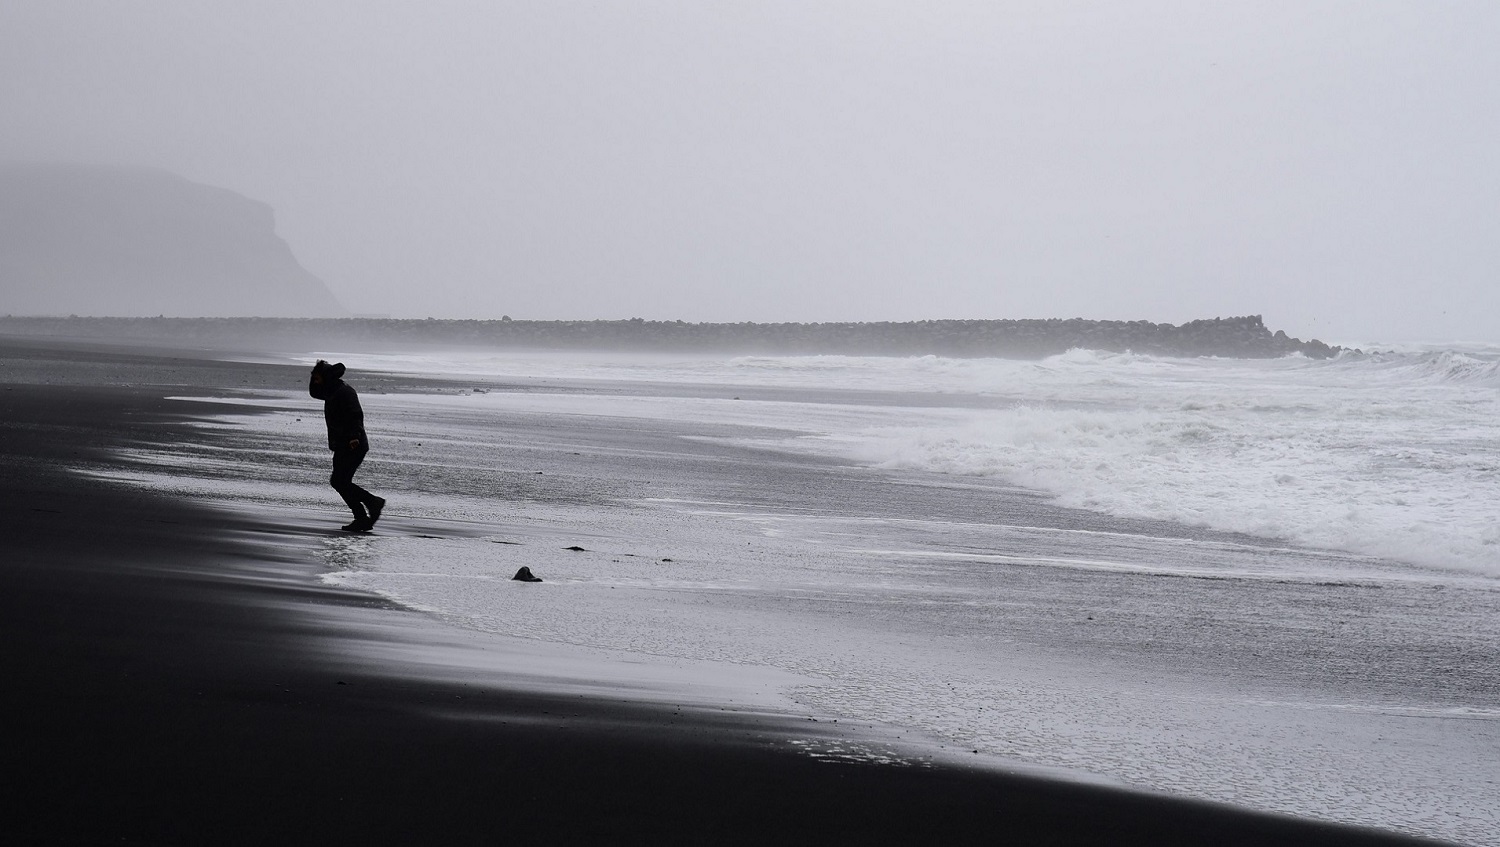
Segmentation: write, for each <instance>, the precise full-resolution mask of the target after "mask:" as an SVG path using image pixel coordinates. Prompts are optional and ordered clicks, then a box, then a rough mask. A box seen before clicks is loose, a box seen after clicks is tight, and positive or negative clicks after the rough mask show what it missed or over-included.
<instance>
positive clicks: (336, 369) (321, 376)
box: [307, 359, 344, 400]
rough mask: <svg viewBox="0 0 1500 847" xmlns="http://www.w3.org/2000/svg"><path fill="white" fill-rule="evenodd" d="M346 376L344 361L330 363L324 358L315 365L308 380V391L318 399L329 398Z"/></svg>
mask: <svg viewBox="0 0 1500 847" xmlns="http://www.w3.org/2000/svg"><path fill="white" fill-rule="evenodd" d="M343 376H344V363H343V362H339V363H338V364H335V365H330V364H328V363H327V362H325V361H323V360H322V359H319V360H318V363H317V364H316V365H313V369H312V375H311V376H310V377H308V380H307V393H308V394H310V395H312V396H313V397H314V398H315V399H318V400H327V399H328V398H329V397H330V396H332V394H333V389H335V388H337V387H338V384H339V380H340V379H341V378H342V377H343Z"/></svg>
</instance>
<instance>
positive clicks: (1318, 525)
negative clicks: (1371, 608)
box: [359, 345, 1500, 576]
mask: <svg viewBox="0 0 1500 847" xmlns="http://www.w3.org/2000/svg"><path fill="white" fill-rule="evenodd" d="M359 358H360V361H361V363H362V365H363V366H364V367H366V368H382V369H390V370H397V371H413V372H422V373H428V374H443V375H447V376H460V375H471V376H474V377H506V378H513V379H527V378H529V379H562V380H566V379H586V380H591V381H600V380H603V381H618V382H642V383H691V384H716V385H728V386H747V387H751V386H753V387H766V388H785V389H798V390H803V391H801V392H800V393H799V394H798V395H796V396H792V397H781V398H778V399H776V400H775V401H771V400H762V401H760V402H744V403H730V402H727V401H723V400H710V399H704V398H692V397H672V398H663V397H641V396H630V395H631V394H632V392H630V391H624V392H622V393H621V394H622V395H624V396H621V395H615V396H613V397H610V398H571V399H569V398H564V397H563V396H561V395H557V396H552V397H550V398H548V397H545V396H539V395H530V396H528V397H526V398H522V397H519V396H517V395H513V394H506V395H496V396H494V400H493V402H499V403H504V404H505V405H506V406H507V407H515V406H516V405H517V404H522V405H533V406H536V408H537V410H538V411H543V410H545V409H547V408H556V409H559V410H563V409H569V410H574V411H577V410H580V409H582V408H584V407H585V406H586V407H587V410H588V412H589V413H591V414H605V415H608V414H619V415H627V416H632V417H639V416H644V417H654V416H661V417H670V418H677V419H688V420H701V421H705V422H712V423H733V424H739V425H747V426H757V425H758V426H765V427H773V428H777V429H779V430H784V431H788V433H787V434H785V435H771V436H767V437H764V438H755V439H753V440H754V442H755V443H757V444H758V445H759V446H770V447H775V448H777V449H788V450H796V451H812V452H817V453H823V454H827V455H832V456H837V457H840V458H843V459H846V460H849V461H855V462H860V463H864V464H869V465H874V466H879V467H886V468H893V469H912V470H920V471H930V472H938V473H945V474H958V475H980V476H993V477H999V478H1003V479H1006V480H1008V481H1010V482H1013V483H1015V484H1018V485H1022V486H1027V487H1031V488H1034V489H1037V490H1040V491H1043V492H1046V493H1049V494H1051V495H1053V496H1054V497H1056V499H1057V501H1058V502H1059V503H1061V504H1064V505H1068V506H1074V507H1079V508H1085V509H1093V510H1098V511H1102V512H1107V513H1111V514H1116V515H1122V516H1128V517H1138V518H1152V519H1163V520H1170V521H1176V522H1181V523H1185V524H1189V525H1194V526H1202V527H1208V528H1213V529H1218V530H1227V531H1235V532H1243V533H1249V534H1253V535H1258V536H1263V537H1268V538H1275V539H1281V540H1286V541H1291V542H1295V543H1299V544H1304V545H1309V546H1313V547H1323V548H1330V549H1337V550H1343V551H1349V552H1355V553H1360V554H1367V555H1373V556H1378V557H1383V558H1390V559H1395V560H1398V561H1405V562H1410V563H1414V564H1418V565H1422V566H1429V567H1435V568H1441V569H1458V570H1464V571H1468V572H1474V573H1480V574H1485V575H1490V576H1500V526H1497V525H1496V524H1495V522H1494V518H1493V512H1494V507H1495V504H1497V503H1500V399H1497V389H1500V348H1493V347H1484V346H1479V345H1471V346H1470V348H1469V349H1468V350H1466V351H1465V352H1456V351H1447V350H1413V351H1403V352H1390V353H1378V354H1365V355H1350V354H1345V355H1342V356H1340V357H1338V358H1336V359H1334V360H1330V361H1313V360H1309V359H1304V358H1302V357H1300V356H1291V357H1287V358H1284V359H1274V360H1235V359H1215V358H1200V359H1172V358H1160V357H1152V356H1144V355H1135V354H1129V353H1124V354H1114V353H1099V352H1093V351H1085V350H1074V351H1070V352H1068V353H1066V354H1063V355H1059V356H1054V357H1050V358H1048V359H1043V360H1040V361H1021V360H1006V359H953V358H944V357H937V356H922V357H908V358H886V357H850V356H802V357H772V356H747V357H737V358H719V359H711V358H666V357H654V358H653V357H612V356H607V355H604V354H599V355H594V356H589V355H582V354H570V355H566V356H553V355H510V354H497V353H471V354H441V355H431V354H427V355H424V356H423V357H420V358H416V357H405V356H361V357H359ZM820 390H822V391H826V392H829V393H828V394H827V396H826V398H824V399H822V400H820V399H819V395H818V393H817V392H818V391H820ZM850 390H854V391H867V392H883V393H884V395H885V396H884V397H883V398H876V400H875V401H874V402H871V401H863V402H859V403H852V402H851V401H850V397H849V395H848V392H849V391H850ZM896 395H899V396H896ZM580 404H582V405H580Z"/></svg>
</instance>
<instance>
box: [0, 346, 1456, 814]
mask: <svg viewBox="0 0 1500 847" xmlns="http://www.w3.org/2000/svg"><path fill="white" fill-rule="evenodd" d="M46 347H47V345H42V346H41V347H37V346H35V345H34V344H32V345H27V350H28V351H29V352H26V353H23V354H22V355H23V356H30V357H32V362H33V365H35V366H36V367H38V368H40V369H41V370H47V369H49V368H50V369H51V370H52V371H53V372H54V373H55V375H56V377H57V380H56V381H58V382H61V383H73V385H71V386H70V385H52V386H46V385H36V384H25V383H13V382H10V381H9V379H7V380H6V383H7V384H6V385H4V386H3V388H4V389H5V390H4V391H0V404H3V407H4V409H5V416H4V421H5V423H6V429H7V433H6V434H7V439H6V442H5V445H4V446H3V447H0V463H3V464H4V466H5V468H4V470H5V474H4V477H3V479H4V482H3V484H0V485H3V487H0V492H3V494H0V496H3V501H0V502H3V503H4V506H5V508H4V509H3V517H0V526H3V530H4V532H5V533H6V537H7V538H8V539H10V540H9V541H8V542H7V550H8V552H9V554H10V555H8V556H7V560H8V561H7V564H6V565H5V566H4V567H3V568H0V579H3V580H4V583H5V584H4V586H3V593H4V595H5V597H6V598H7V599H6V600H5V602H6V603H7V609H6V615H5V624H4V626H6V627H9V630H8V634H9V635H10V636H11V638H10V640H11V642H12V643H13V644H18V645H20V644H24V645H27V648H26V649H25V650H22V651H18V652H17V653H16V654H15V655H11V656H9V657H8V658H7V659H6V660H5V661H6V663H7V664H8V665H10V667H8V668H6V673H7V677H8V678H10V679H13V680H16V685H17V690H18V691H20V692H22V698H21V702H20V703H18V706H19V708H20V710H21V715H20V718H21V721H22V724H21V727H20V729H21V732H20V733H19V737H21V738H23V739H25V741H24V742H23V744H22V745H21V746H22V749H21V750H20V751H19V754H18V756H17V757H16V759H15V761H16V763H17V772H21V773H26V774H28V776H29V778H28V779H27V780H25V784H24V786H23V787H22V789H21V790H20V791H19V792H18V793H17V798H18V799H17V802H16V805H17V807H18V808H19V809H22V810H24V811H22V812H21V813H19V814H17V815H14V816H12V817H11V818H10V819H9V820H8V821H6V822H5V823H4V824H0V827H3V828H4V830H6V831H7V832H6V834H7V835H10V836H14V837H15V838H16V839H19V840H20V841H21V842H22V843H27V842H30V843H87V842H91V841H98V840H105V839H116V838H118V837H120V836H128V837H130V838H132V839H140V840H146V841H150V842H155V843H188V842H201V841H203V840H212V841H216V842H221V843H263V842H264V841H265V840H269V839H278V840H288V839H295V840H311V839H313V838H318V839H319V840H329V841H334V842H340V843H356V842H358V843H401V842H409V841H423V840H428V841H431V840H438V841H444V842H447V843H469V842H474V843H479V842H486V841H491V840H493V839H495V838H498V837H506V836H509V837H512V838H519V839H521V840H532V841H537V842H541V841H548V842H558V841H563V842H567V841H591V840H600V839H610V838H613V839H620V838H624V837H633V838H652V839H654V840H657V841H663V842H668V843H686V842H689V841H694V842H698V841H704V840H711V841H718V842H721V843H735V842H743V843H763V842H764V841H767V840H771V839H777V840H784V841H789V842H793V843H799V842H813V841H818V842H825V841H830V840H832V841H850V842H853V841H868V842H875V843H894V842H897V841H906V840H913V839H916V838H925V839H930V838H948V839H951V840H959V841H968V840H991V839H994V838H996V837H1002V836H1006V837H1011V838H1015V839H1018V840H1022V841H1048V842H1055V843H1137V842H1140V843H1146V842H1149V843H1184V844H1186V843H1201V842H1202V841H1204V840H1208V839H1213V840H1215V841H1219V842H1223V843H1231V844H1233V843H1245V844H1250V843H1265V842H1267V841H1272V840H1274V841H1279V842H1283V843H1308V844H1312V843H1361V842H1363V843H1372V844H1373V843H1432V842H1422V841H1418V840H1416V839H1409V838H1406V837H1404V836H1399V835H1395V834H1387V833H1377V832H1373V831H1370V830H1364V829H1357V828H1353V827H1345V826H1340V825H1335V824H1324V823H1317V822H1309V821H1301V820H1294V819H1291V818H1287V817H1283V816H1277V815H1270V814H1263V813H1257V812H1249V811H1244V810H1239V809H1234V808H1230V807H1226V806H1221V805H1217V804H1210V803H1205V802H1199V801H1193V800H1183V799H1178V798H1169V797H1165V796H1162V795H1155V794H1147V793H1144V792H1135V791H1127V790H1120V789H1115V788H1108V787H1103V786H1097V785H1083V784H1078V783H1072V782H1064V781H1058V780H1050V779H1044V778H1038V777H1033V776H1021V775H1015V774H999V773H994V772H990V771H980V770H967V769H961V768H957V767H942V766H940V767H934V768H912V767H890V766H881V765H875V764H867V763H851V762H836V761H820V760H816V759H813V758H810V757H808V756H806V755H803V754H801V753H797V752H795V751H790V750H787V749H785V748H784V747H782V746H778V745H777V744H775V743H773V741H774V740H776V739H782V738H785V737H789V736H792V735H793V733H792V732H791V727H790V726H789V722H788V721H786V720H784V719H782V718H781V717H766V716H743V715H740V716H727V715H725V714H724V713H709V712H708V711H707V710H700V711H696V712H695V711H693V710H685V711H679V710H678V709H676V708H675V707H674V706H664V705H653V704H650V703H645V702H641V701H639V700H635V701H632V700H631V699H630V698H629V697H625V698H622V699H621V701H610V700H604V699H602V698H597V697H594V698H590V697H576V696H571V697H570V696H559V695H557V694H555V693H547V692H545V691H538V690H534V689H532V690H528V689H527V688H526V687H525V686H524V685H522V686H504V687H499V686H479V685H464V684H463V683H461V682H455V681H453V680H443V679H439V678H437V677H436V675H432V674H428V675H426V676H425V677H424V676H423V675H420V674H414V673H410V672H409V671H410V670H411V669H410V668H407V669H406V670H405V671H402V672H396V673H392V672H391V671H390V670H389V669H386V668H382V667H379V666H370V665H368V664H364V665H357V664H356V663H352V662H351V661H350V654H348V653H344V654H342V655H341V654H340V651H337V650H331V651H326V652H322V653H319V652H318V651H316V650H313V649H310V647H309V645H310V643H311V641H312V640H314V639H322V638H328V639H330V640H331V641H333V642H335V643H336V642H338V641H339V640H340V639H347V638H349V637H350V635H349V631H348V629H353V630H362V631H364V632H366V633H367V634H368V633H369V632H371V631H372V630H378V629H379V627H378V626H373V624H376V623H379V622H381V621H390V620H394V619H395V618H397V617H400V618H401V619H402V620H403V621H411V622H412V623H411V624H410V625H411V626H412V627H413V628H414V629H415V630H420V631H422V632H424V633H433V632H434V631H438V632H440V634H441V635H442V636H443V638H451V639H456V640H458V641H460V642H466V643H472V641H471V639H470V636H468V635H465V634H461V633H448V632H442V625H441V624H440V623H438V622H435V621H433V620H432V619H430V618H427V617H425V616H422V615H420V614H419V613H414V612H409V611H406V610H404V609H401V608H399V607H397V606H395V604H392V603H389V602H388V601H384V600H381V599H378V598H375V597H373V596H371V595H368V594H362V593H358V592H352V591H347V590H342V589H332V588H327V587H325V586H322V585H319V584H317V576H316V573H317V571H318V568H317V567H316V563H313V562H310V561H305V560H300V559H299V558H298V555H297V553H296V550H295V547H296V546H297V545H299V544H301V542H300V541H298V540H297V539H309V538H311V537H315V536H321V535H323V534H324V533H321V532H317V531H315V530H312V529H310V528H309V527H307V526H299V525H297V524H296V523H295V522H291V521H287V522H283V523H271V522H265V521H258V520H255V519H253V518H226V517H225V516H223V515H222V514H220V513H218V512H217V511H215V510H211V509H206V508H203V507H200V506H198V505H196V504H193V503H189V502H184V501H180V500H176V499H170V498H166V497H162V496H159V495H154V494H150V493H146V492H140V491H135V490H131V491H126V490H123V489H121V488H120V487H117V486H113V485H111V484H108V483H102V482H98V481H96V480H90V479H85V478H81V477H79V476H78V475H76V474H72V473H68V472H67V471H65V470H64V469H63V468H61V467H59V465H60V464H77V463H88V464H92V465H97V466H100V467H107V466H109V465H110V464H111V460H110V459H109V451H110V450H111V449H113V448H114V447H117V446H119V445H121V444H123V443H125V442H127V441H129V440H133V439H139V438H148V439H152V440H157V441H170V440H171V439H173V438H193V437H197V436H195V435H194V434H193V433H191V432H190V431H189V428H188V427H186V426H185V425H184V423H183V421H184V420H190V419H191V418H192V417H193V416H194V413H198V412H204V411H207V410H206V409H205V408H204V406H203V404H201V403H195V404H191V405H190V404H186V403H176V402H172V401H167V400H165V399H163V397H164V396H165V395H167V394H180V393H183V392H182V386H183V385H185V384H186V385H196V386H199V387H200V388H212V389H215V390H221V389H227V390H233V389H234V388H236V387H239V388H253V387H256V386H257V385H260V384H265V383H267V382H270V381H274V379H275V378H281V377H283V376H285V377H291V376H292V374H293V373H294V372H295V375H296V376H295V379H297V380H300V378H301V374H302V370H303V369H302V368H300V367H294V366H284V367H281V366H264V365H239V364H233V363H206V362H196V361H192V360H186V359H180V358H179V359H163V358H160V357H153V355H151V354H146V353H142V354H134V355H136V356H137V357H138V358H137V359H136V360H135V361H132V362H127V363H124V366H128V367H127V369H128V368H137V369H139V372H140V373H141V374H142V375H143V376H149V375H150V374H151V373H152V372H153V371H156V372H158V373H161V372H165V371H167V370H169V369H171V368H177V369H178V370H177V371H176V372H175V375H176V376H177V377H180V378H181V379H182V380H183V381H181V382H172V383H170V384H164V385H162V386H161V387H160V388H150V387H140V388H132V389H120V388H103V387H98V386H96V385H90V382H91V381H95V382H97V381H98V379H97V374H98V372H99V371H100V369H103V368H119V367H122V363H121V359H120V357H117V356H112V355H100V354H96V353H90V352H87V351H80V350H78V349H76V348H73V349H61V350H56V351H55V352H56V353H57V354H58V355H57V356H56V357H54V358H53V359H52V360H48V361H47V363H45V364H43V365H36V362H37V360H38V359H47V356H43V355H41V353H43V352H46ZM16 350H17V348H16V347H15V346H14V345H9V344H7V343H5V342H0V357H6V358H9V357H12V356H13V355H15V354H16ZM48 355H51V354H50V353H49V354H48ZM18 371H19V369H15V368H8V369H7V370H6V373H7V374H8V375H12V374H15V373H17V372H18ZM226 377H228V378H226ZM236 381H237V382H236ZM142 382H143V383H144V382H145V380H142ZM210 383H211V384H210ZM235 411H236V412H243V408H237V409H235ZM81 530H86V531H81ZM287 539H291V541H290V542H288V541H287ZM288 543H290V544H291V545H292V546H293V548H294V549H291V550H289V549H288V548H287V546H286V545H287V544H288ZM330 612H331V614H330ZM351 621H352V624H351ZM366 622H368V623H366ZM402 625H403V626H405V625H406V624H405V623H403V624H402ZM346 627H348V629H346ZM340 630H344V631H342V632H341V631H340ZM501 664H502V665H503V661H502V663H501ZM340 682H343V683H345V684H344V685H339V684H338V683H340ZM549 713H550V714H549ZM454 715H458V716H460V717H461V718H462V719H459V720H455V719H454V717H453V716H454ZM800 731H801V728H799V732H800ZM80 808H81V809H83V810H84V813H83V814H79V809H80Z"/></svg>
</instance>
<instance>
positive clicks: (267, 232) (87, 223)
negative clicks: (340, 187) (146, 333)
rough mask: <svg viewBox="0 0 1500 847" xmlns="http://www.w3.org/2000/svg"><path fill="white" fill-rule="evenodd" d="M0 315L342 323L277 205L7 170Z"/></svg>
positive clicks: (75, 174)
mask: <svg viewBox="0 0 1500 847" xmlns="http://www.w3.org/2000/svg"><path fill="white" fill-rule="evenodd" d="M0 314H11V315H65V314H77V315H115V316H126V317H133V316H147V315H168V316H183V317H197V316H226V317H231V316H268V317H330V316H338V315H343V314H346V312H345V310H344V309H343V308H341V307H340V306H339V304H338V302H337V301H336V300H335V299H334V297H333V295H332V294H331V293H330V292H329V291H328V289H327V287H325V286H324V285H323V283H322V282H321V281H320V280H319V279H318V278H317V277H315V276H313V275H312V274H311V273H308V271H307V270H306V269H305V268H303V267H302V266H301V265H300V264H298V263H297V259H296V257H295V256H293V255H292V251H291V248H290V247H288V246H287V243H286V242H285V241H283V240H282V239H281V238H280V237H279V236H277V235H276V229H275V221H274V217H273V213H272V211H271V207H270V206H267V205H266V204H264V203H261V202H258V201H255V200H251V199H250V198H248V197H244V196H242V195H239V194H236V193H234V192H233V191H229V190H226V189H222V188H213V187H211V186H207V185H200V184H198V183H195V182H190V181H188V180H186V179H183V178H182V177H179V176H176V175H173V174H170V173H167V172H165V171H159V170H150V169H145V168H123V167H104V166H84V165H0Z"/></svg>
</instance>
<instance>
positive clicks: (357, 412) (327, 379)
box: [307, 360, 370, 451]
mask: <svg viewBox="0 0 1500 847" xmlns="http://www.w3.org/2000/svg"><path fill="white" fill-rule="evenodd" d="M313 373H314V374H322V377H323V384H322V385H321V386H320V385H318V384H316V383H315V382H313V380H312V378H309V379H308V383H307V393H308V394H310V395H312V396H313V397H315V398H317V399H319V400H322V401H323V421H324V423H326V424H327V425H328V449H329V450H335V451H337V450H348V449H349V442H350V441H353V440H355V439H359V449H361V450H368V449H370V442H369V440H368V439H367V438H366V436H365V411H364V409H362V408H360V405H359V393H358V392H356V391H355V390H354V386H352V385H350V384H349V383H347V382H344V381H343V379H341V377H342V376H343V375H344V365H343V363H339V364H336V365H330V364H328V363H327V362H324V361H321V360H319V362H318V364H317V365H315V366H313Z"/></svg>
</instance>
